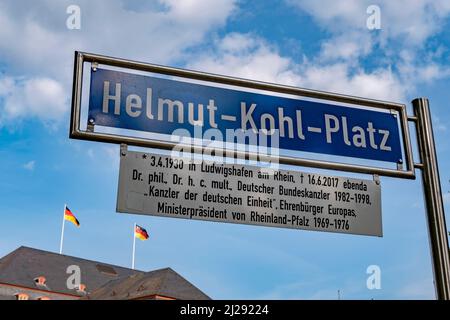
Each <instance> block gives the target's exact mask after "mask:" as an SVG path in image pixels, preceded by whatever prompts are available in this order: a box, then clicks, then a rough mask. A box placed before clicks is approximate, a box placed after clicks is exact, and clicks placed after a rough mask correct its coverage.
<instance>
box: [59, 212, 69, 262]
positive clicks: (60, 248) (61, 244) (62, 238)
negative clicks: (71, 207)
mask: <svg viewBox="0 0 450 320" xmlns="http://www.w3.org/2000/svg"><path fill="white" fill-rule="evenodd" d="M66 207H67V205H66V204H64V211H63V222H62V228H61V242H60V244H59V254H62V250H63V242H64V226H65V224H66Z"/></svg>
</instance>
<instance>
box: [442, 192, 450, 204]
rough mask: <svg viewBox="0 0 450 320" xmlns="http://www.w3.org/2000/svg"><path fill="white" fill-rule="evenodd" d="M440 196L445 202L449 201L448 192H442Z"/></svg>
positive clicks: (449, 193) (449, 195)
mask: <svg viewBox="0 0 450 320" xmlns="http://www.w3.org/2000/svg"><path fill="white" fill-rule="evenodd" d="M442 198H443V200H444V203H445V204H447V203H450V192H446V193H444V194H443V195H442Z"/></svg>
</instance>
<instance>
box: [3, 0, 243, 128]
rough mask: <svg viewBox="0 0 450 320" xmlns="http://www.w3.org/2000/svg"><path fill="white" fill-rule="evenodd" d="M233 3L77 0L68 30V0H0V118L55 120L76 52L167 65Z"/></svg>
mask: <svg viewBox="0 0 450 320" xmlns="http://www.w3.org/2000/svg"><path fill="white" fill-rule="evenodd" d="M235 2H236V0H218V1H207V0H196V1H194V0H188V1H174V0H160V1H159V2H158V3H153V4H152V5H150V4H149V3H148V2H144V1H136V2H133V3H128V2H124V1H122V0H108V1H106V0H103V1H100V0H98V1H88V0H80V1H77V5H79V6H80V8H81V29H80V30H69V29H67V28H66V19H67V17H68V14H67V13H66V8H67V7H68V6H69V5H71V4H73V1H69V0H65V1H51V0H40V1H30V2H29V3H28V2H27V4H26V9H24V4H23V3H21V2H20V1H19V2H17V1H14V0H10V1H8V0H5V1H1V2H0V57H1V62H2V63H3V64H4V66H6V68H7V69H6V72H7V73H6V75H4V76H3V78H1V79H0V100H4V104H3V107H2V110H1V111H2V115H1V116H0V122H3V123H5V121H9V123H10V124H12V123H13V122H12V121H13V120H15V119H19V118H24V117H38V118H39V119H42V120H44V121H46V120H53V119H56V118H61V116H62V115H63V114H64V113H66V112H67V111H68V109H69V105H68V103H67V102H68V101H69V100H70V92H71V82H72V72H73V54H74V51H75V50H80V51H87V52H95V53H99V54H106V55H111V56H119V57H124V58H128V59H135V60H141V61H148V62H153V63H162V64H166V63H170V62H173V61H176V60H177V59H180V58H181V57H183V54H184V52H185V50H186V49H187V48H190V47H192V46H195V45H197V44H199V43H200V42H201V41H202V40H203V39H204V38H205V36H206V35H207V33H208V32H210V31H211V30H214V28H216V27H219V26H221V25H223V24H224V23H225V21H226V19H227V18H228V17H229V15H230V14H231V12H232V11H233V10H234V8H235ZM137 7H139V9H136V8H137ZM24 75H26V77H25V76H24ZM0 103H1V102H0Z"/></svg>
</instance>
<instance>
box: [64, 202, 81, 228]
mask: <svg viewBox="0 0 450 320" xmlns="http://www.w3.org/2000/svg"><path fill="white" fill-rule="evenodd" d="M64 219H65V220H67V221H70V222H72V223H73V224H74V225H76V226H77V227H79V226H80V222H79V221H78V220H77V218H75V216H74V214H73V213H72V211H70V209H69V208H68V207H67V206H66V209H65V210H64Z"/></svg>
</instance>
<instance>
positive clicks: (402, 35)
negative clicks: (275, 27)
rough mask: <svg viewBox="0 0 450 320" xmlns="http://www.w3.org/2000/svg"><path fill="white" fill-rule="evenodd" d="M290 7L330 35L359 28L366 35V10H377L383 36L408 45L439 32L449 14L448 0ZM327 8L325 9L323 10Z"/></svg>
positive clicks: (305, 0) (330, 1) (353, 0)
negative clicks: (322, 27)
mask: <svg viewBox="0 0 450 320" xmlns="http://www.w3.org/2000/svg"><path fill="white" fill-rule="evenodd" d="M287 2H288V3H289V4H291V5H292V6H294V7H297V8H299V9H300V10H302V11H304V12H306V13H308V14H310V15H311V16H312V17H314V18H315V19H316V21H317V22H318V23H320V24H321V25H322V26H324V27H325V28H327V30H328V31H330V32H333V33H343V32H347V31H348V30H355V29H359V30H362V31H364V32H368V30H367V27H366V20H367V18H368V17H369V15H368V14H367V12H366V10H367V8H368V7H369V6H370V5H373V4H376V5H378V6H379V7H380V9H381V10H380V13H381V29H382V31H383V32H382V33H381V35H382V37H384V38H386V39H395V40H399V41H402V42H404V43H407V44H410V45H420V44H421V43H422V42H423V41H425V40H426V39H427V38H428V37H430V36H431V35H433V34H434V33H436V32H438V31H439V30H441V28H442V26H443V23H444V21H445V18H446V17H447V16H448V15H449V13H450V2H449V1H448V0H416V1H409V0H396V1H391V0H378V1H376V2H374V1H372V0H346V1H334V0H323V1H315V0H287ZM324 8H326V10H325V9H324Z"/></svg>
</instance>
